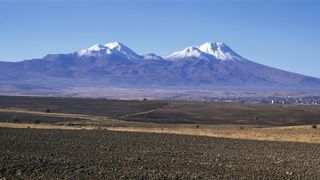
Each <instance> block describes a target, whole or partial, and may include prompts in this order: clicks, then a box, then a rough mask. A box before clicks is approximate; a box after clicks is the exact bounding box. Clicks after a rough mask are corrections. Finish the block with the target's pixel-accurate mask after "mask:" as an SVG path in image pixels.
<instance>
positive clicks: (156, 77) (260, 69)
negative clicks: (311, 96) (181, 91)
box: [0, 42, 320, 89]
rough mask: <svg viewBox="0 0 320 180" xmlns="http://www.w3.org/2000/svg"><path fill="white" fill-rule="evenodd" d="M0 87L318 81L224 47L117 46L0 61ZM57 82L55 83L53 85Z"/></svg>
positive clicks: (311, 84)
mask: <svg viewBox="0 0 320 180" xmlns="http://www.w3.org/2000/svg"><path fill="white" fill-rule="evenodd" d="M0 70H1V72H2V76H1V77H0V83H1V84H5V83H11V84H21V83H23V84H32V85H43V86H45V87H52V88H56V87H58V88H65V87H72V86H122V85H126V86H129V87H130V86H141V87H150V86H157V87H164V86H165V87H167V86H169V87H190V88H198V87H219V86H228V87H234V88H237V87H240V86H241V88H245V87H255V86H259V87H275V88H309V89H312V88H317V89H318V88H319V89H320V79H318V78H315V77H310V76H304V75H301V74H297V73H292V72H288V71H283V70H280V69H276V68H272V67H269V66H265V65H262V64H258V63H256V62H253V61H250V60H247V59H245V58H243V57H242V56H240V55H239V54H238V53H236V52H235V51H233V50H232V49H231V48H230V47H229V46H228V45H226V44H224V43H219V42H217V43H212V42H206V43H204V44H201V45H199V46H190V47H187V48H185V49H183V50H180V51H176V52H174V53H172V54H170V55H168V56H165V57H161V56H159V55H156V54H153V53H149V54H145V55H139V54H137V53H135V52H134V51H133V50H131V49H130V48H129V47H127V46H125V45H124V44H122V43H120V42H111V43H107V44H105V45H100V44H95V45H93V46H90V47H89V48H85V49H81V50H79V51H76V52H73V53H67V54H49V55H46V56H45V57H43V58H39V59H32V60H25V61H20V62H7V63H5V62H0ZM57 82H59V84H57Z"/></svg>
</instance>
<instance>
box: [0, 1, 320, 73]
mask: <svg viewBox="0 0 320 180" xmlns="http://www.w3.org/2000/svg"><path fill="white" fill-rule="evenodd" d="M111 41H120V42H122V43H124V44H126V45H127V46H129V47H130V48H131V49H133V50H134V51H136V52H137V53H139V54H144V53H148V52H153V53H156V54H159V55H163V56H165V55H168V54H170V53H171V52H173V51H176V50H181V49H183V48H184V47H186V46H191V45H199V44H202V43H204V42H206V41H219V42H225V43H226V44H228V45H229V46H230V47H231V48H232V49H234V50H235V51H236V52H237V53H239V54H240V55H241V56H243V57H245V58H247V59H250V60H252V61H255V62H258V63H262V64H265V65H269V66H273V67H277V68H281V69H284V70H289V71H293V72H297V73H302V74H306V75H311V76H316V77H320V58H319V57H320V56H319V53H320V1H318V0H113V1H111V0H110V1H108V0H106V1H103V0H0V60H1V61H19V60H24V59H31V58H39V57H43V56H44V55H46V54H49V53H68V52H74V51H77V50H79V49H83V48H87V47H89V46H91V45H93V44H96V43H100V44H105V43H107V42H111Z"/></svg>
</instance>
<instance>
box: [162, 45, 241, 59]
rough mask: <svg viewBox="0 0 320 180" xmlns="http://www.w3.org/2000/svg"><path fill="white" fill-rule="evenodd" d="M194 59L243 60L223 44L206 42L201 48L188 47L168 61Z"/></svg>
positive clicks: (174, 54) (172, 55)
mask: <svg viewBox="0 0 320 180" xmlns="http://www.w3.org/2000/svg"><path fill="white" fill-rule="evenodd" d="M190 57H194V58H197V59H204V60H221V61H226V60H243V58H242V57H241V56H239V55H238V54H237V53H235V52H234V51H233V50H232V49H231V48H230V47H229V46H227V45H226V44H224V43H221V42H215V43H212V42H206V43H204V44H202V45H200V46H191V47H187V48H185V49H184V50H182V51H177V52H174V53H172V54H171V55H169V56H167V58H168V59H171V60H176V59H182V58H190Z"/></svg>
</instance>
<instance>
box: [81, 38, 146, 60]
mask: <svg viewBox="0 0 320 180" xmlns="http://www.w3.org/2000/svg"><path fill="white" fill-rule="evenodd" d="M76 53H77V54H78V55H79V56H94V57H101V56H108V55H117V56H119V57H121V58H126V59H128V60H132V61H136V60H140V59H141V56H139V55H138V54H136V53H135V52H134V51H132V50H131V49H130V48H128V47H127V46H125V45H123V44H121V43H119V42H111V43H107V44H105V45H101V44H95V45H93V46H91V47H89V48H87V49H82V50H80V51H78V52H76Z"/></svg>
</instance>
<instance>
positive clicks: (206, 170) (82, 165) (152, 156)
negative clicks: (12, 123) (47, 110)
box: [0, 128, 320, 179]
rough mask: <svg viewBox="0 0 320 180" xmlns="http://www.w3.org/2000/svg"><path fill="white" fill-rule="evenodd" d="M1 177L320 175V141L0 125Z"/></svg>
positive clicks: (283, 176)
mask: <svg viewBox="0 0 320 180" xmlns="http://www.w3.org/2000/svg"><path fill="white" fill-rule="evenodd" d="M0 142H1V145H0V179H1V178H4V177H5V178H6V179H64V178H66V179H128V178H132V179H319V178H320V168H319V167H320V153H319V152H320V145H315V144H304V143H284V142H263V141H247V140H232V139H224V138H209V137H195V136H181V135H165V134H147V133H127V132H106V131H102V130H100V131H98V130H97V131H89V130H83V131H70V130H69V131H67V130H35V129H6V128H2V129H0Z"/></svg>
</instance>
